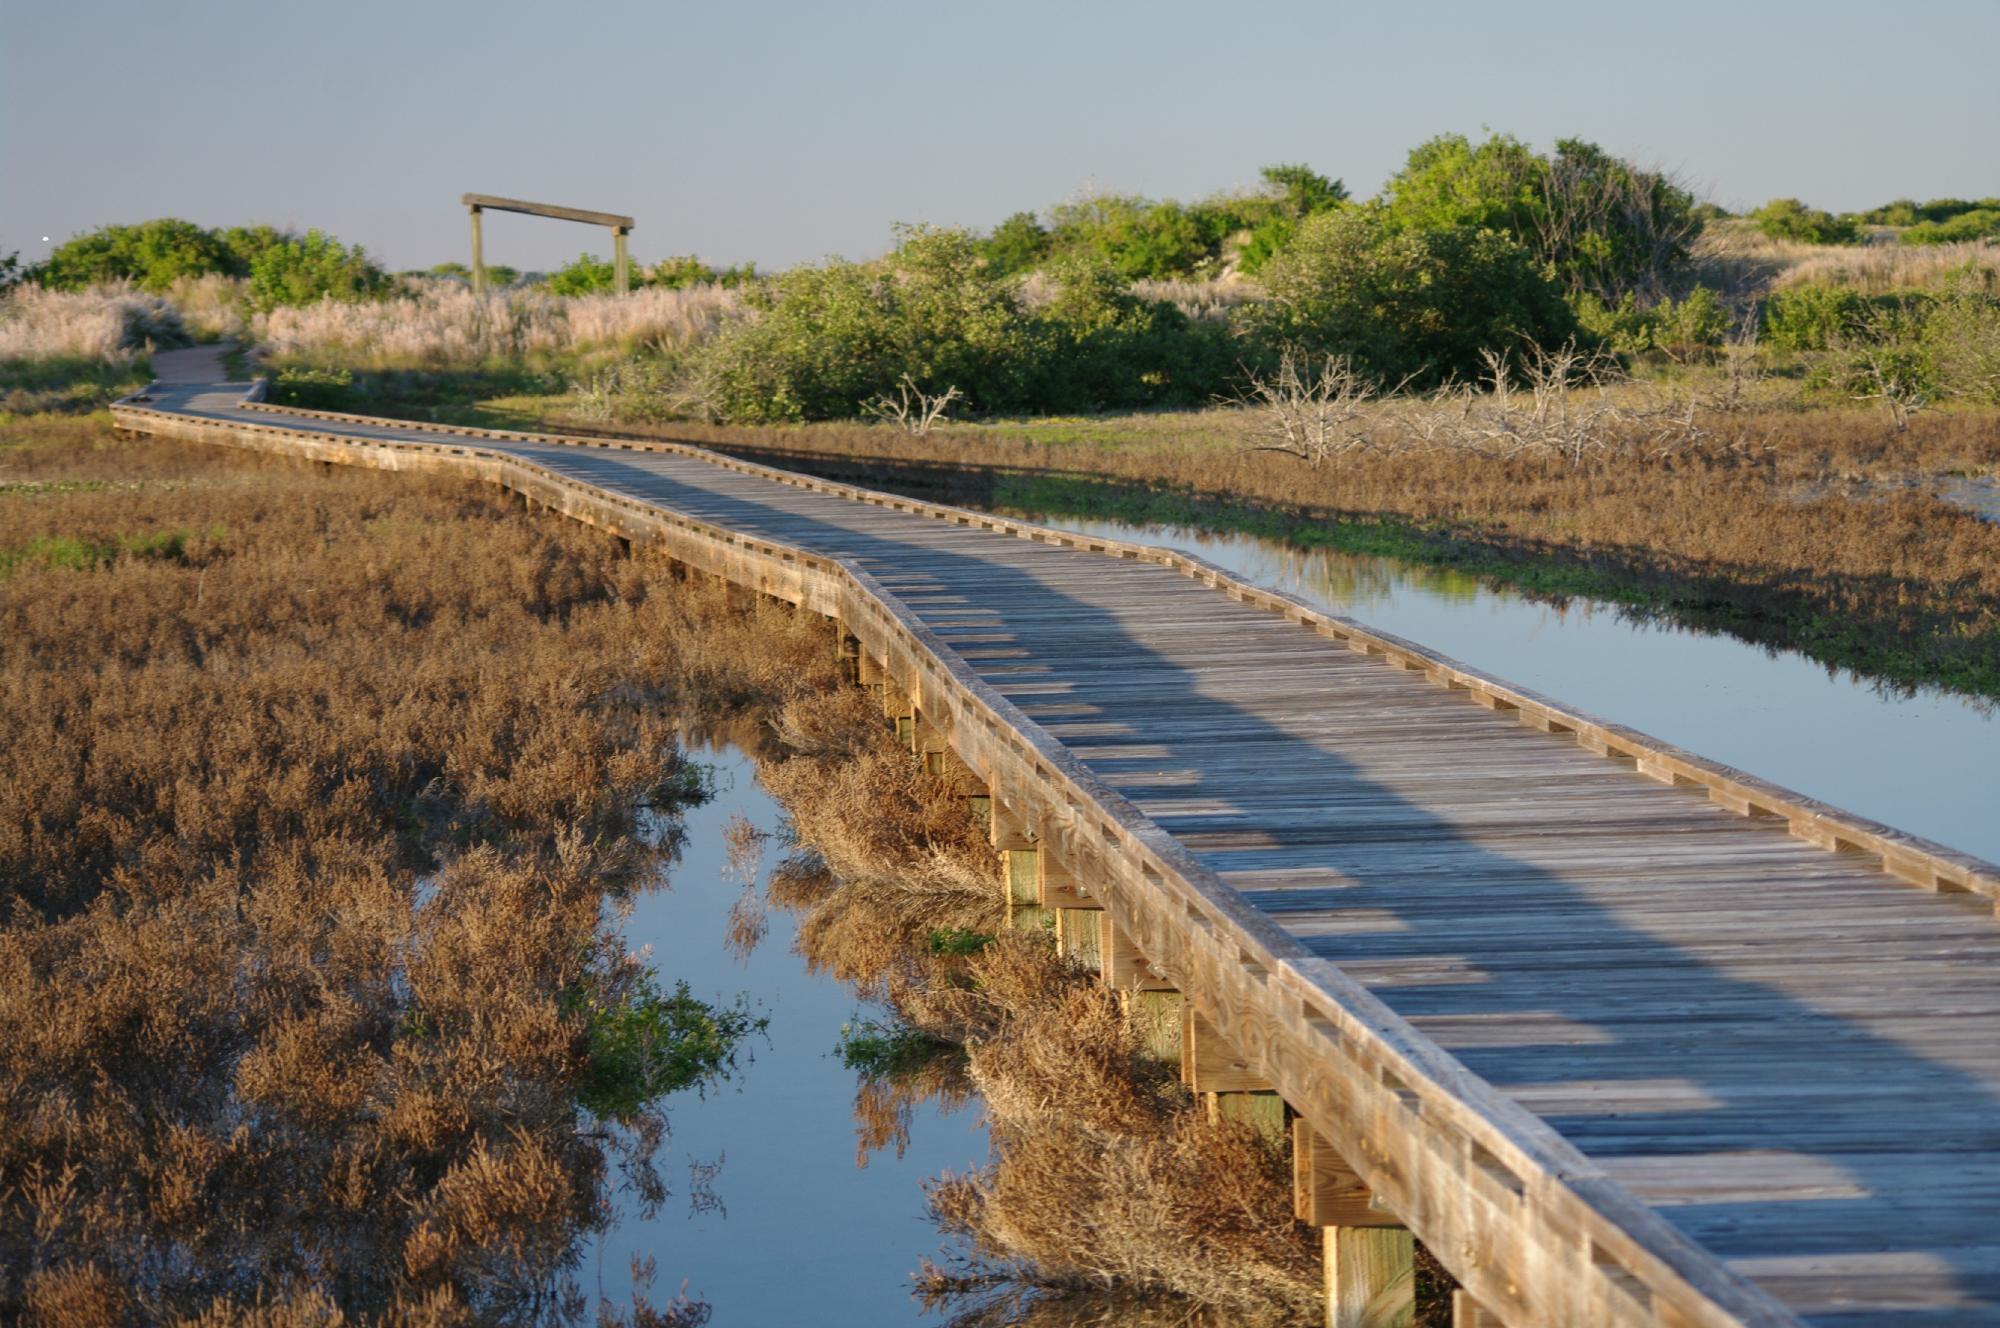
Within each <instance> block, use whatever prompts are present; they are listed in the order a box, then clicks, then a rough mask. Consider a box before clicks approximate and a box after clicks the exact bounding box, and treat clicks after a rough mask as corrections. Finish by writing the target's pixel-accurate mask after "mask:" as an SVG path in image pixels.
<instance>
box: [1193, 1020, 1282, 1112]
mask: <svg viewBox="0 0 2000 1328" xmlns="http://www.w3.org/2000/svg"><path fill="white" fill-rule="evenodd" d="M1181 1082H1182V1083H1184V1084H1186V1085H1187V1086H1188V1087H1189V1088H1191V1089H1193V1090H1194V1091H1195V1092H1197V1093H1268V1092H1270V1091H1271V1083H1270V1081H1269V1080H1267V1079H1266V1078H1264V1076H1263V1075H1261V1074H1259V1073H1258V1072H1257V1070H1256V1069H1255V1067H1253V1066H1252V1065H1251V1064H1250V1063H1249V1062H1248V1061H1246V1060H1244V1059H1243V1058H1242V1057H1240V1056H1238V1055H1237V1054H1236V1049H1235V1048H1234V1047H1232V1046H1230V1045H1229V1044H1228V1043H1227V1042H1224V1041H1223V1040H1222V1035H1221V1034H1220V1033H1217V1032H1216V1031H1215V1025H1213V1024H1211V1023H1209V1022H1208V1020H1206V1019H1204V1018H1202V1017H1201V1016H1200V1015H1199V1014H1197V1013H1196V1012H1195V1008H1194V1006H1192V1005H1189V1004H1187V1003H1185V1002H1183V1003H1182V1005H1181Z"/></svg>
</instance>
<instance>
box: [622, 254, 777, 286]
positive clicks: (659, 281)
mask: <svg viewBox="0 0 2000 1328" xmlns="http://www.w3.org/2000/svg"><path fill="white" fill-rule="evenodd" d="M755 280H757V265H756V264H755V263H743V264H740V265H732V266H730V267H725V268H715V267H710V266H709V265H708V264H707V263H704V262H702V261H701V260H700V259H699V258H697V257H695V256H694V255H693V254H683V255H681V256H679V257H676V258H663V259H661V260H660V261H659V262H657V263H655V264H653V266H652V267H650V268H648V269H646V272H645V282H646V284H647V285H648V286H662V287H665V288H666V289H668V290H685V289H687V288H688V287H689V286H706V285H715V286H726V287H728V288H730V289H732V290H733V289H735V288H737V287H739V286H744V285H748V284H749V283H751V282H754V281H755Z"/></svg>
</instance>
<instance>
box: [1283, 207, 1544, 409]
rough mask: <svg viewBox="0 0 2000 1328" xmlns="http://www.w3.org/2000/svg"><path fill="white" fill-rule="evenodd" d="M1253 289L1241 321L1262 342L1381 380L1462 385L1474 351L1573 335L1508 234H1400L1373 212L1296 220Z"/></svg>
mask: <svg viewBox="0 0 2000 1328" xmlns="http://www.w3.org/2000/svg"><path fill="white" fill-rule="evenodd" d="M1263 284H1264V287H1265V289H1266V290H1267V291H1268V292H1269V293H1270V296H1271V299H1270V301H1269V302H1268V303H1265V304H1261V305H1252V306H1249V308H1248V312H1247V314H1246V315H1245V319H1244V322H1245V326H1246V330H1247V331H1248V332H1249V333H1251V334H1252V335H1253V336H1255V337H1256V338H1258V339H1259V341H1260V342H1261V343H1262V344H1264V345H1267V346H1268V345H1278V344H1281V343H1289V344H1294V345H1297V346H1298V347H1299V348H1301V349H1302V350H1304V351H1305V352H1306V353H1308V354H1310V355H1315V356H1317V355H1345V356H1348V357H1350V358H1351V359H1352V360H1353V362H1354V363H1355V365H1356V366H1357V367H1358V368H1360V369H1361V370H1363V371H1364V372H1366V373H1368V374H1369V375H1371V376H1372V377H1375V378H1377V379H1380V380H1382V381H1385V382H1397V381H1401V380H1403V379H1405V378H1408V379H1410V380H1412V381H1413V382H1414V383H1417V384H1419V385H1430V384H1435V383H1438V382H1440V381H1442V380H1444V379H1446V378H1450V377H1453V376H1457V377H1472V376H1475V375H1476V374H1477V373H1478V372H1479V371H1480V369H1481V360H1480V356H1479V352H1480V351H1481V350H1483V349H1488V348H1506V347H1511V346H1513V345H1515V344H1517V343H1518V342H1519V341H1520V340H1521V339H1522V338H1524V337H1525V338H1528V339H1531V340H1533V341H1535V342H1537V343H1539V344H1542V345H1555V344H1557V343H1559V342H1562V341H1564V340H1566V339H1567V338H1569V337H1572V336H1575V335H1576V334H1577V332H1578V330H1579V329H1578V325H1577V321H1576V315H1575V313H1574V312H1573V311H1572V310H1571V308H1570V307H1569V305H1568V304H1567V303H1565V302H1564V300H1563V298H1562V295H1561V292H1560V291H1559V290H1558V289H1557V287H1556V285H1555V283H1554V281H1553V280H1552V279H1551V278H1550V277H1549V275H1548V274H1547V272H1546V270H1545V268H1544V267H1543V266H1542V265H1541V264H1539V263H1537V262H1536V261H1535V259H1534V256H1533V255H1532V254H1530V253H1529V251H1528V250H1527V248H1526V247H1525V246H1524V245H1522V244H1521V243H1520V242H1519V241H1518V240H1516V239H1514V238H1513V237H1512V236H1511V235H1507V234H1505V233H1502V232H1500V231H1496V230H1492V229H1487V228H1473V227H1467V226H1457V227H1450V228H1444V229H1408V228H1403V227H1399V226H1396V225H1394V224H1393V223H1392V222H1391V221H1390V219H1389V218H1388V217H1387V216H1385V214H1384V212H1383V211H1382V210H1381V209H1377V208H1344V209H1341V210H1340V211H1337V212H1325V213H1321V214H1319V215H1318V216H1315V217H1310V218H1308V219H1306V220H1305V221H1304V222H1302V223H1301V224H1300V226H1299V232H1298V235H1297V237H1296V238H1295V239H1294V240H1293V241H1292V243H1291V244H1290V245H1289V246H1288V247H1287V248H1286V249H1285V250H1284V251H1283V252H1282V253H1280V254H1279V255H1278V256H1277V257H1276V258H1274V259H1273V260H1272V261H1271V263H1270V265H1269V266H1268V267H1266V269H1265V271H1264V275H1263Z"/></svg>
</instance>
